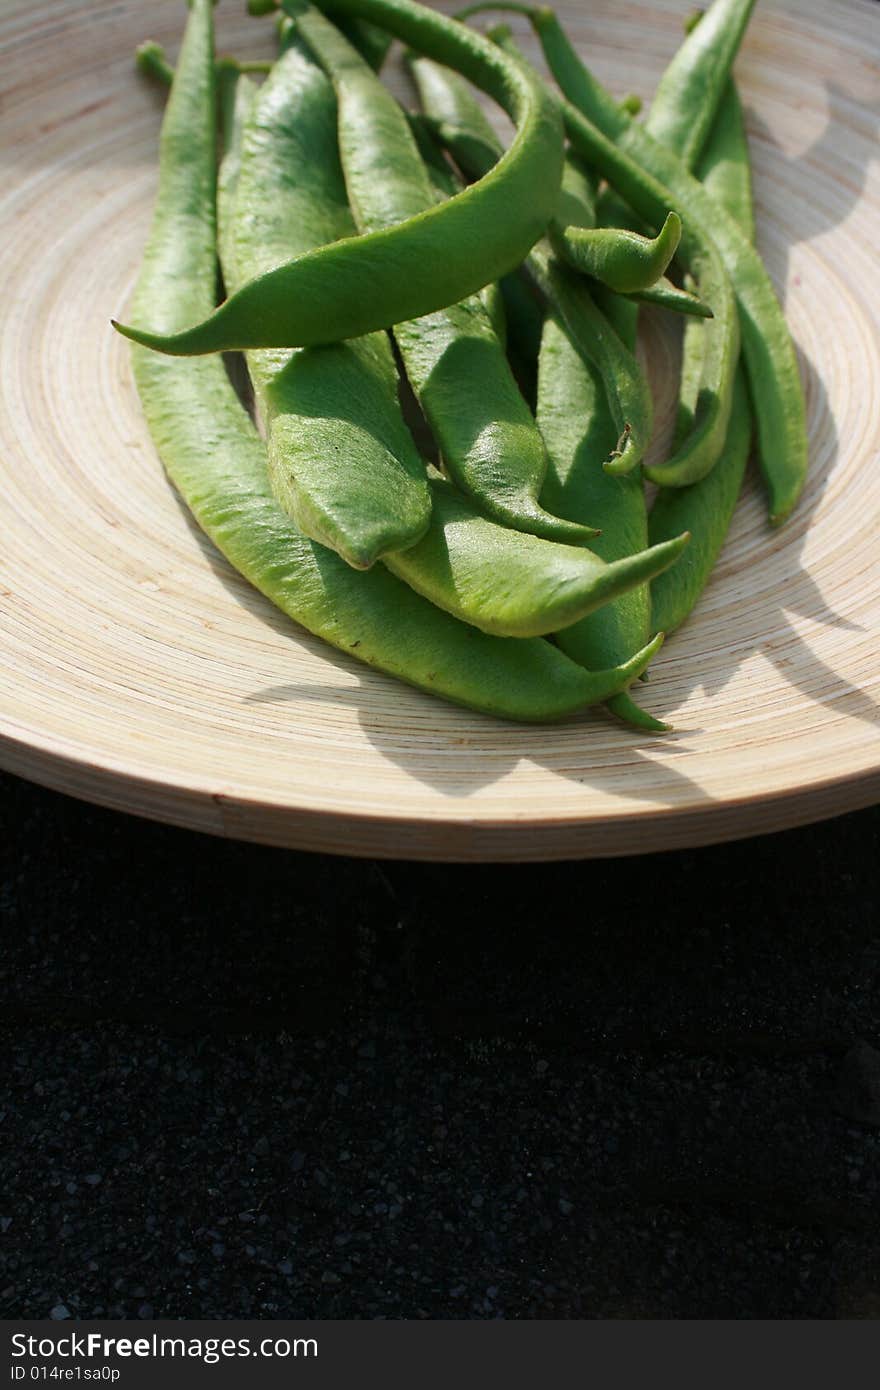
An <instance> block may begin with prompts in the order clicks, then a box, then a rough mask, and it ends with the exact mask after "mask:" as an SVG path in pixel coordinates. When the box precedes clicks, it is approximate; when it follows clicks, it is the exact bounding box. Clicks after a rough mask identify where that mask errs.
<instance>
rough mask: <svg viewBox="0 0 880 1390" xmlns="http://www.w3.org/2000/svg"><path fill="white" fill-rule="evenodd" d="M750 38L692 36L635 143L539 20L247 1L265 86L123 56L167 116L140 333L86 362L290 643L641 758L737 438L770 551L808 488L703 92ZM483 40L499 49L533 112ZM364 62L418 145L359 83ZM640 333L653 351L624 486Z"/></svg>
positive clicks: (205, 8)
mask: <svg viewBox="0 0 880 1390" xmlns="http://www.w3.org/2000/svg"><path fill="white" fill-rule="evenodd" d="M753 5H754V0H714V3H713V4H712V5H711V7H710V9H709V10H708V12H707V14H706V15H705V16H704V17H703V18H702V19H701V22H700V23H699V24H696V23H692V24H691V26H690V28H689V31H688V34H687V37H686V38H685V40H684V42H683V44H682V46H681V49H680V50H679V52H678V54H677V55H676V57H675V58H674V60H673V62H672V63H671V64H670V67H669V68H668V70H667V72H666V74H665V75H664V78H663V80H662V82H661V84H660V86H659V88H658V92H657V96H656V100H655V103H654V105H653V107H652V108H651V110H650V112H649V114H648V116H647V119H646V120H645V122H644V124H643V125H638V126H635V125H634V123H633V120H632V117H633V115H634V114H637V113H638V110H639V107H640V102H639V101H638V99H637V98H633V97H628V98H626V99H625V100H624V101H623V102H622V103H618V102H617V101H615V100H614V99H613V98H612V97H611V96H610V95H609V94H608V93H606V92H605V91H604V90H603V89H602V88H601V87H600V86H599V85H598V83H597V82H596V81H595V79H594V78H593V77H592V75H591V74H590V73H589V72H588V70H587V69H586V68H585V67H584V65H583V64H582V63H581V62H580V59H579V58H578V57H577V55H576V53H575V52H574V50H573V48H572V47H571V45H570V43H569V41H568V39H567V37H566V35H565V33H564V31H563V29H562V28H561V26H560V24H559V22H558V20H557V19H556V16H555V15H554V14H553V12H552V11H550V10H548V9H545V8H530V7H528V6H521V5H520V6H517V5H507V6H505V5H499V6H491V7H490V6H485V5H478V6H474V7H472V9H471V10H469V11H466V12H463V14H462V16H461V17H459V18H458V19H451V18H447V17H446V16H444V15H441V14H438V13H437V12H435V11H433V10H430V9H427V8H425V7H424V6H422V5H420V4H418V3H416V0H315V3H314V4H313V3H310V0H283V3H282V4H281V5H280V6H277V7H276V6H275V5H274V4H272V3H270V0H251V3H250V9H251V12H252V13H254V14H255V15H256V14H265V13H268V12H269V11H271V10H274V9H276V8H279V9H280V10H281V14H280V15H279V23H278V26H277V35H278V37H277V55H276V57H275V58H274V59H272V60H271V61H266V62H259V63H253V62H251V63H237V62H236V61H235V60H234V59H230V58H222V59H218V58H217V56H216V53H215V47H214V33H213V24H214V19H213V8H214V0H190V4H189V16H188V18H187V21H186V28H185V34H184V40H183V44H182V47H181V51H180V55H179V58H178V61H177V65H176V67H173V66H172V65H171V64H170V63H169V62H168V60H167V58H166V56H165V54H164V52H163V51H162V50H161V49H160V48H159V47H158V45H156V44H154V43H151V42H146V43H144V44H142V45H141V47H140V48H139V50H138V54H137V65H138V67H139V69H140V70H141V72H143V73H145V74H147V75H149V76H150V77H152V78H154V79H155V80H156V81H157V82H159V83H162V84H164V85H165V86H166V87H169V88H170V91H169V95H168V100H167V105H166V109H165V115H164V118H163V124H162V133H161V138H160V152H159V192H158V196H157V201H156V207H155V211H154V216H153V223H152V227H151V231H150V235H149V239H148V243H147V247H146V252H145V255H144V261H143V265H142V268H141V272H140V275H139V278H138V282H137V288H136V292H135V296H134V301H133V305H132V317H133V319H134V320H135V323H136V324H137V325H145V326H143V327H141V326H138V327H131V326H122V325H120V324H115V327H117V328H118V329H119V330H120V331H121V332H122V333H124V334H125V335H126V336H127V337H129V338H130V339H131V340H132V344H133V346H132V354H133V367H134V376H135V381H136V384H137V387H138V391H139V393H140V396H141V400H142V403H143V407H144V413H145V416H146V419H147V422H148V425H149V427H150V430H151V433H152V435H153V438H154V441H155V444H156V447H157V450H158V453H159V455H160V457H161V459H162V461H163V463H164V466H165V468H166V471H167V473H168V475H169V478H170V480H171V482H172V483H173V484H174V486H175V487H176V488H177V489H178V491H179V492H180V494H181V496H182V497H183V499H184V501H185V502H186V504H187V505H188V507H189V508H190V510H191V511H192V513H193V515H194V517H195V519H196V520H197V521H198V523H199V524H200V525H201V526H202V528H203V529H204V530H205V531H206V532H207V534H208V535H209V536H210V537H211V539H212V540H213V541H214V542H215V544H216V545H217V546H218V548H219V549H220V550H221V551H222V552H223V554H224V555H225V556H226V557H227V559H228V560H229V561H230V562H231V563H232V564H233V565H234V566H235V567H236V568H237V569H238V570H239V571H240V573H242V574H243V575H244V576H245V577H246V578H247V579H248V580H249V581H250V582H251V583H253V584H254V585H255V587H257V588H258V589H259V590H260V591H261V592H262V593H264V594H265V595H266V596H267V598H269V599H270V600H271V601H272V602H273V603H275V604H276V605H277V606H278V607H279V608H281V609H282V611H284V612H285V613H287V614H288V615H289V616H290V617H291V618H292V619H293V620H294V621H295V622H297V623H299V624H300V625H301V626H302V627H304V628H306V629H307V630H308V631H309V632H311V633H313V634H315V635H316V636H319V637H321V638H322V639H324V640H325V641H327V642H329V643H331V644H332V645H333V646H335V647H337V648H339V649H340V650H342V651H345V652H348V653H349V654H350V655H351V656H353V657H354V658H355V659H357V660H359V661H362V662H365V663H367V664H368V665H371V666H373V667H374V668H376V669H378V670H381V671H383V672H385V673H387V674H388V675H390V676H395V677H397V678H398V679H400V680H403V681H405V682H407V683H409V684H410V685H413V686H416V687H419V688H421V689H423V690H425V691H428V692H430V693H432V694H435V695H438V696H440V697H442V698H444V699H447V700H450V701H453V702H454V703H458V704H462V705H466V706H468V707H469V708H471V709H475V710H478V711H480V712H482V713H485V714H489V715H493V716H496V717H500V718H506V719H512V720H526V721H543V720H551V719H559V718H562V717H565V716H567V715H571V714H573V713H575V712H576V711H578V710H580V709H582V708H584V707H586V706H588V705H595V704H601V705H603V706H604V707H605V708H606V709H607V710H608V711H609V712H610V713H611V714H612V715H614V716H615V717H616V718H618V719H619V720H622V721H624V722H626V723H627V724H629V725H630V726H631V727H632V728H634V729H637V730H639V731H642V732H649V733H658V732H664V731H666V730H667V729H668V728H669V726H668V724H666V723H664V722H663V721H662V720H661V719H659V718H658V717H656V716H655V715H654V714H651V713H649V712H648V711H646V710H644V709H642V708H641V706H640V704H639V703H637V702H636V700H635V699H634V698H633V691H632V687H633V683H634V682H635V681H636V680H638V679H639V677H642V676H644V675H645V674H646V671H647V668H648V666H649V664H650V663H651V662H652V660H653V659H654V658H655V657H656V655H657V652H658V651H659V648H660V645H661V643H662V641H663V636H664V633H665V632H666V631H671V630H672V629H673V628H675V627H677V626H678V625H679V624H680V623H682V622H683V621H684V620H685V618H686V617H687V616H688V614H689V613H690V612H691V610H692V609H693V607H694V605H695V604H696V602H697V600H698V598H699V595H700V593H701V592H702V590H703V588H704V587H705V585H706V583H707V582H708V580H709V577H710V574H711V570H712V567H713V565H714V563H715V560H716V559H717V556H718V553H719V551H720V549H721V546H722V544H723V541H724V537H725V535H726V533H727V530H728V527H729V524H730V520H731V517H732V515H733V511H734V507H735V503H736V498H737V495H738V493H739V491H740V487H741V483H742V478H743V474H744V470H745V467H746V462H747V457H748V453H749V448H750V444H751V440H752V436H753V422H754V433H755V435H756V437H757V439H758V442H759V454H760V460H761V464H762V470H763V472H764V476H765V480H766V482H767V485H768V491H769V494H770V514H771V521H772V522H773V523H774V524H778V523H779V522H780V521H781V520H782V519H783V517H784V516H785V515H787V513H788V512H789V511H790V510H791V508H792V507H793V506H794V503H795V501H796V499H797V494H798V492H799V490H800V488H801V486H802V484H803V478H804V471H805V465H806V441H805V435H804V425H803V401H802V398H801V395H800V390H799V382H798V380H797V371H796V366H794V367H793V364H794V362H795V359H794V351H793V348H792V345H791V341H790V338H789V337H788V334H787V331H786V329H785V325H784V321H783V320H782V315H781V311H780V309H779V306H778V303H777V301H776V299H775V297H774V295H773V291H772V289H771V287H770V284H769V280H768V279H767V276H766V273H765V272H764V270H763V267H762V266H761V263H760V261H759V259H758V257H757V255H756V253H755V251H754V249H753V241H754V224H753V211H752V202H751V185H750V177H749V163H748V147H747V142H746V136H745V128H744V123H743V117H742V109H741V107H740V104H739V99H738V96H737V92H736V87H735V85H734V80H733V77H732V64H733V60H734V58H735V56H736V53H737V50H738V48H739V45H740V42H741V39H742V36H743V33H744V31H745V28H746V24H747V22H748V19H749V16H750V14H751V11H752V8H753ZM483 8H495V9H514V10H518V11H519V12H520V13H522V14H525V15H526V16H527V18H528V19H529V21H530V22H531V24H532V26H533V28H534V30H535V32H536V33H537V35H538V37H539V38H540V41H541V45H542V47H543V49H544V53H545V56H546V58H547V62H548V66H549V68H550V70H551V73H552V74H553V76H554V77H555V79H556V81H557V82H558V84H559V88H560V89H561V92H560V91H557V90H555V89H554V88H553V87H552V86H551V85H550V84H549V83H547V82H546V81H545V80H544V79H543V78H542V77H541V76H540V75H539V74H538V73H537V72H536V71H535V70H534V69H533V68H532V67H531V65H530V64H529V63H528V62H527V61H526V59H525V58H524V56H523V55H522V54H521V53H520V52H519V50H518V49H517V47H516V45H515V44H514V42H513V38H512V35H511V34H510V32H509V30H507V29H506V27H505V26H496V27H495V28H494V29H491V30H489V31H488V32H487V33H486V34H483V33H481V32H479V31H478V30H476V29H474V28H473V27H471V26H470V25H469V24H467V23H465V19H466V18H468V17H469V16H470V15H471V14H473V13H475V12H476V11H477V10H479V9H483ZM395 39H398V40H401V41H402V42H403V43H404V45H405V46H406V56H407V59H408V62H409V65H410V70H411V73H412V76H413V78H414V82H415V86H416V89H417V91H418V95H419V98H420V102H421V111H420V112H409V111H406V110H405V109H404V108H403V107H402V106H401V105H399V103H398V102H397V100H396V99H395V98H394V97H393V96H392V95H391V93H390V91H389V90H388V88H387V87H386V86H385V85H384V84H383V82H382V80H381V78H380V76H379V70H380V69H381V67H382V65H383V63H384V61H385V59H386V56H387V54H388V51H389V48H390V46H391V44H392V42H393V40H395ZM475 89H479V90H481V91H482V92H483V93H485V94H487V95H488V96H490V97H491V98H493V99H494V100H495V101H496V102H497V103H498V104H499V105H500V106H501V107H502V108H503V109H504V110H505V111H506V112H507V114H508V115H509V116H510V117H511V119H512V120H513V122H514V125H515V127H516V129H515V134H514V136H513V139H512V141H511V143H510V145H509V147H508V148H507V149H505V148H504V147H503V145H502V144H501V142H500V141H499V139H498V137H497V136H496V134H495V131H494V127H493V126H492V124H491V123H490V122H489V120H488V119H487V117H486V115H485V112H484V110H483V107H482V105H481V102H480V100H479V99H478V96H477V92H476V90H475ZM694 190H696V192H695V191H694ZM743 248H745V249H743ZM218 271H219V273H220V277H222V279H218ZM218 283H222V286H223V288H224V290H225V295H226V297H225V299H222V300H221V302H219V303H218V301H217V285H218ZM643 303H649V304H651V305H653V306H655V309H656V310H658V311H659V310H662V311H664V312H667V313H671V314H673V315H675V316H676V321H679V322H682V323H683V324H684V325H685V328H684V352H683V367H682V378H681V387H680V404H679V412H678V426H677V432H676V438H675V441H674V444H673V448H672V454H671V456H670V457H669V458H668V459H667V460H666V461H665V462H662V463H653V464H652V466H650V467H648V466H647V464H646V463H645V454H646V451H647V449H648V446H649V444H650V440H651V432H652V418H653V411H652V400H651V393H650V390H649V388H648V384H647V381H646V378H645V376H644V374H643V371H642V368H641V366H640V364H639V360H638V358H637V355H636V345H637V331H638V315H639V306H640V305H641V304H643ZM234 350H241V351H243V352H244V353H245V358H244V361H245V362H246V370H247V375H248V376H249V378H250V382H249V387H250V390H249V392H247V393H245V394H239V393H238V392H237V391H236V389H235V387H234V385H233V381H234V379H235V375H236V374H235V372H233V371H227V369H226V367H225V366H224V364H223V362H222V361H221V358H220V356H219V354H220V353H221V352H229V351H234ZM741 350H742V363H740V352H741ZM767 371H770V372H771V373H772V374H773V379H772V380H768V379H767V377H766V375H764V373H766V372H767ZM774 431H775V436H774ZM771 437H775V447H774V448H771V447H770V442H769V441H770V440H771ZM646 479H647V480H648V481H650V482H652V483H655V484H657V485H659V486H658V487H657V490H656V497H655V499H654V501H653V505H652V506H649V501H650V497H649V492H650V489H646V487H645V480H646Z"/></svg>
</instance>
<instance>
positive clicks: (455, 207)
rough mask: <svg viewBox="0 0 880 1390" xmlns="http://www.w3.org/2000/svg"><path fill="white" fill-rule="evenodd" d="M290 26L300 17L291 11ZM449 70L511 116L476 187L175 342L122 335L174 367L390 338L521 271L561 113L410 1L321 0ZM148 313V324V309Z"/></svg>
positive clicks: (554, 189)
mask: <svg viewBox="0 0 880 1390" xmlns="http://www.w3.org/2000/svg"><path fill="white" fill-rule="evenodd" d="M288 3H289V5H290V7H291V12H292V13H293V14H294V15H295V14H296V13H297V10H298V9H299V8H300V7H299V5H298V4H297V3H296V0H288ZM323 7H324V8H327V9H332V11H333V13H339V14H349V15H353V16H355V17H358V18H361V19H366V20H369V21H372V22H375V23H377V24H378V25H380V26H381V27H382V28H385V29H387V30H388V31H389V32H391V33H393V34H396V35H397V36H398V37H399V38H401V39H403V40H404V42H406V43H408V44H410V45H411V46H412V47H416V48H419V49H420V50H421V51H424V52H430V53H431V54H432V55H433V56H435V57H437V58H438V59H439V60H440V61H442V62H446V63H451V64H452V65H453V66H458V67H460V68H461V70H462V71H463V72H465V73H466V75H467V76H468V77H469V78H470V79H471V80H472V81H474V82H476V83H477V85H479V86H481V87H483V88H484V89H485V90H486V91H487V92H489V94H490V95H492V96H493V97H495V98H496V100H498V101H499V102H500V104H501V105H502V106H504V107H505V109H506V110H508V111H509V113H510V114H511V116H512V117H513V119H514V121H515V123H516V125H517V133H516V135H515V137H514V139H513V142H512V144H511V146H510V148H509V149H508V150H507V152H506V153H505V155H504V157H503V158H502V159H501V160H499V162H498V164H497V166H496V167H495V168H494V169H493V170H492V171H491V173H489V174H488V175H487V176H486V177H485V178H484V179H481V180H479V182H477V183H475V184H473V185H472V186H471V187H470V188H467V189H465V190H464V191H463V192H461V193H459V194H457V195H456V197H454V198H450V199H449V200H448V202H445V203H440V204H433V205H432V206H431V207H429V208H427V209H426V210H425V211H424V212H421V213H419V214H418V215H417V216H416V217H413V218H411V219H408V220H407V221H406V222H403V223H400V224H398V225H397V226H394V227H388V228H386V229H384V230H382V231H378V232H374V233H371V234H370V235H368V236H362V237H346V238H343V239H342V240H340V241H336V242H334V243H332V244H331V245H326V246H321V247H319V248H318V249H316V250H314V251H310V252H308V253H306V254H304V255H302V256H299V257H297V258H295V259H294V260H292V261H287V262H286V263H284V264H283V265H279V266H276V267H275V268H274V269H272V270H270V271H267V272H266V273H264V274H262V275H260V276H258V277H257V278H256V279H255V280H251V281H249V282H248V283H247V284H245V285H243V286H242V287H241V288H240V289H239V290H238V291H237V292H236V293H235V294H233V295H231V296H230V297H229V298H228V299H227V300H226V301H225V303H224V304H222V305H220V307H219V308H218V309H216V310H215V311H214V312H213V313H211V314H210V315H208V317H207V318H206V319H204V320H202V321H201V322H200V323H198V324H196V325H195V326H194V327H191V328H187V329H185V330H182V331H180V332H175V333H162V332H158V331H155V330H154V331H146V330H143V329H136V328H131V327H122V326H121V325H116V326H117V327H119V328H120V331H122V332H123V333H124V334H125V335H126V336H127V337H129V338H131V339H133V341H135V342H139V343H141V344H143V345H145V346H147V347H153V348H155V349H158V350H159V351H162V352H167V353H173V354H176V355H181V356H190V355H195V354H200V353H205V352H219V351H224V350H227V349H231V348H252V347H299V346H308V345H315V344H323V343H332V342H337V341H339V340H341V339H345V338H352V337H358V336H360V335H362V334H366V333H369V332H371V331H373V330H375V329H379V328H388V327H390V326H391V325H392V324H395V323H400V322H402V321H404V320H409V319H414V318H418V317H419V316H420V315H423V314H429V313H432V312H434V311H436V310H438V309H442V308H445V307H446V306H447V305H449V304H454V303H458V302H459V301H460V300H463V299H466V298H467V297H468V295H471V294H475V293H476V292H477V291H478V290H480V289H482V288H483V286H484V285H487V284H489V282H490V281H492V280H497V279H498V278H499V277H500V276H502V275H504V274H506V273H507V272H508V271H510V270H513V269H514V267H515V266H517V265H519V263H520V262H521V261H522V259H523V257H524V256H525V255H526V253H527V252H528V250H529V249H530V247H531V246H532V245H533V244H534V242H535V241H536V239H537V238H538V237H539V236H541V235H542V234H543V232H544V230H545V228H546V226H547V223H548V222H549V220H550V217H551V215H552V212H553V208H554V206H555V203H556V198H557V196H558V192H559V184H560V180H561V176H562V153H563V152H562V131H561V122H560V118H559V113H558V111H557V110H556V109H555V107H554V104H553V102H552V101H551V100H550V98H549V95H548V93H547V92H546V91H545V90H544V89H543V88H542V86H541V84H540V83H539V82H538V81H536V79H535V78H534V77H533V76H532V75H531V74H529V73H526V72H524V71H523V70H522V69H521V68H520V67H519V65H518V64H516V63H512V62H511V61H510V60H509V59H508V58H507V57H505V55H504V54H503V53H501V52H500V51H499V50H498V49H497V48H496V47H494V46H493V45H492V44H490V43H489V42H488V41H487V40H485V39H483V38H482V37H481V36H479V35H476V34H474V33H472V32H470V31H468V30H467V29H466V28H465V27H464V26H463V25H461V24H457V23H456V22H455V21H454V20H450V19H447V18H446V17H445V16H444V15H440V14H437V13H435V12H434V11H432V10H428V9H426V8H425V7H424V6H422V5H419V4H416V3H415V0H332V4H331V3H330V0H325V3H324V6H323ZM149 307H150V312H151V314H152V315H153V317H154V319H155V317H157V306H154V305H151V306H149Z"/></svg>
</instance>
